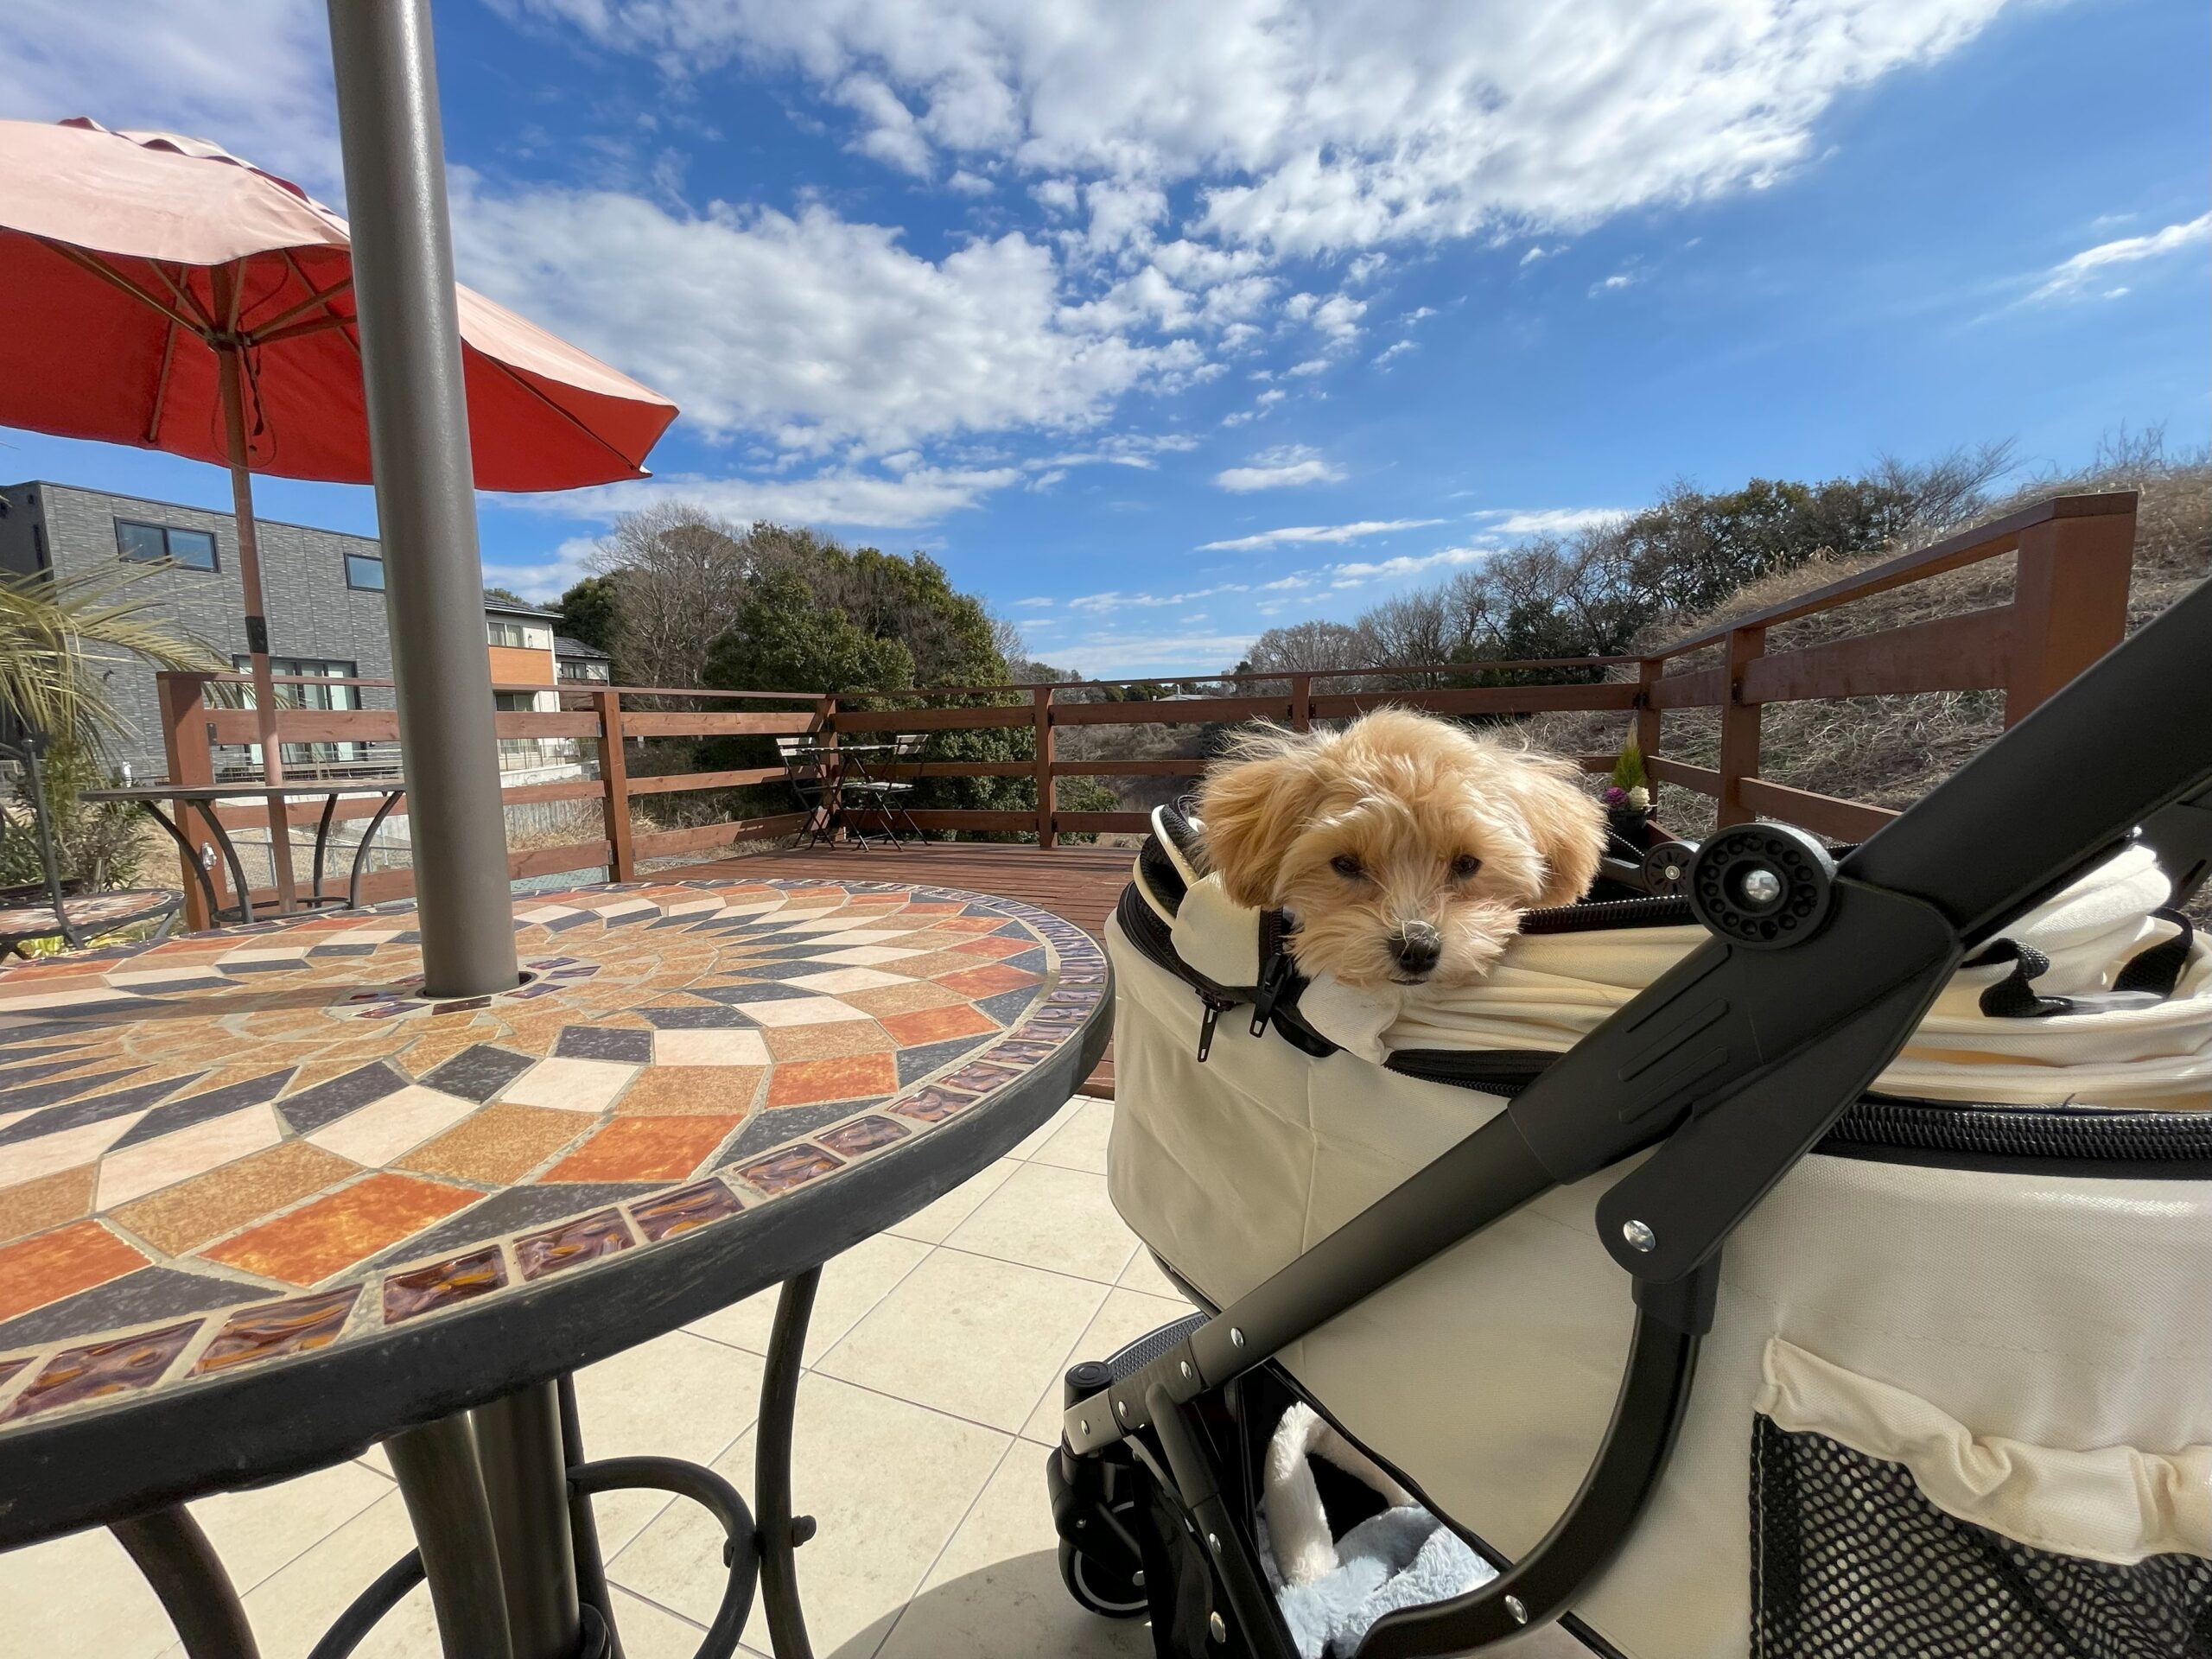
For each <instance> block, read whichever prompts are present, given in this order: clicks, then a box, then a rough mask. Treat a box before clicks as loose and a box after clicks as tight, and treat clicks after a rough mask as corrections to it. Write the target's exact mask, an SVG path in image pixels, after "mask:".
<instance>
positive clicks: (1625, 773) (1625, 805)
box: [1601, 733, 1651, 847]
mask: <svg viewBox="0 0 2212 1659" xmlns="http://www.w3.org/2000/svg"><path fill="white" fill-rule="evenodd" d="M1601 799H1603V800H1604V802H1605V817H1606V818H1607V820H1608V821H1609V822H1610V823H1611V825H1612V829H1613V833H1614V834H1615V835H1617V836H1620V837H1621V839H1622V840H1624V841H1625V842H1628V843H1629V844H1630V846H1631V847H1641V846H1643V842H1644V833H1643V831H1644V826H1645V825H1646V824H1648V823H1650V821H1651V785H1650V783H1649V780H1648V779H1646V778H1645V776H1644V772H1643V753H1641V752H1640V751H1639V750H1638V749H1637V747H1636V737H1635V734H1633V733H1631V734H1630V736H1629V740H1628V741H1627V742H1625V743H1624V744H1622V745H1621V752H1620V756H1619V758H1618V760H1615V761H1614V762H1613V775H1612V777H1611V779H1610V780H1609V781H1608V782H1607V784H1606V785H1605V794H1604V795H1603V796H1602V797H1601Z"/></svg>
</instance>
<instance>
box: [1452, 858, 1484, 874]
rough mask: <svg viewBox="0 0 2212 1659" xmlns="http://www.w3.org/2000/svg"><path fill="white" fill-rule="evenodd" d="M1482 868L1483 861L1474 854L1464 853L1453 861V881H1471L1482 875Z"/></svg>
mask: <svg viewBox="0 0 2212 1659" xmlns="http://www.w3.org/2000/svg"><path fill="white" fill-rule="evenodd" d="M1482 868H1483V861H1482V860H1480V859H1479V858H1477V857H1476V856H1475V855H1473V854H1472V853H1462V854H1460V855H1459V857H1457V858H1455V859H1453V860H1452V880H1454V881H1471V880H1474V879H1475V877H1476V876H1477V875H1478V874H1480V873H1481V871H1482Z"/></svg>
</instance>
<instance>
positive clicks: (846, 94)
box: [832, 75, 931, 179]
mask: <svg viewBox="0 0 2212 1659" xmlns="http://www.w3.org/2000/svg"><path fill="white" fill-rule="evenodd" d="M832 96H834V97H835V98H836V100H837V101H838V102H839V103H840V104H842V105H845V106H846V107H847V108H849V109H850V110H852V111H855V113H857V114H858V115H859V116H860V118H861V119H862V120H863V121H865V122H867V123H868V129H867V130H866V131H864V132H862V133H861V135H860V136H859V137H856V138H855V139H854V141H853V143H852V144H851V146H850V148H852V149H855V150H856V151H857V152H859V153H860V154H861V155H863V156H873V157H874V158H875V159H876V160H877V161H879V162H883V163H884V164H885V165H886V166H887V167H895V168H898V169H899V171H900V172H902V173H912V174H913V175H915V176H916V177H917V178H924V179H926V178H927V177H929V176H930V173H931V151H930V143H929V140H928V139H926V138H925V137H922V133H921V129H920V128H919V127H918V126H917V125H916V124H915V122H914V112H913V111H912V110H910V109H908V108H907V107H906V105H905V103H904V102H902V101H901V100H900V99H899V94H898V93H896V92H893V91H892V90H891V88H890V87H888V86H885V85H884V84H883V83H882V82H881V81H880V80H879V79H876V78H875V77H874V75H852V76H849V77H848V78H847V79H845V80H844V81H843V82H842V83H841V84H840V85H839V86H837V87H836V90H835V92H833V94H832Z"/></svg>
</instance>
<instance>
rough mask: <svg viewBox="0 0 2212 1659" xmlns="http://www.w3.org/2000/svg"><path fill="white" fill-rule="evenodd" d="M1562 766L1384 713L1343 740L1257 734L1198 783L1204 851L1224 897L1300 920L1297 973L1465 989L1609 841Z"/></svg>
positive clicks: (1577, 881) (1591, 872)
mask: <svg viewBox="0 0 2212 1659" xmlns="http://www.w3.org/2000/svg"><path fill="white" fill-rule="evenodd" d="M1574 776H1575V773H1574V768H1573V766H1572V765H1571V764H1569V763H1568V762H1567V761H1564V760H1555V759H1553V758H1551V757H1549V756H1546V755H1536V754H1528V753H1518V752H1516V751H1515V750H1512V749H1509V748H1507V747H1503V745H1501V744H1500V743H1498V742H1497V741H1495V740H1493V739H1491V738H1486V737H1476V736H1472V735H1471V734H1468V733H1467V732H1465V730H1463V729H1461V728H1459V727H1457V726H1454V725H1452V724H1450V723H1449V722H1448V721H1441V720H1436V719H1433V718H1431V717H1429V716H1428V715H1418V714H1414V713H1412V712H1410V711H1408V710H1406V709H1379V710H1377V711H1376V713H1374V714H1371V715H1364V716H1363V717H1362V718H1360V719H1358V720H1356V721H1353V722H1352V723H1351V725H1349V726H1347V727H1345V728H1344V729H1343V730H1342V731H1340V732H1326V733H1314V734H1300V733H1294V732H1287V731H1284V730H1282V729H1281V728H1277V727H1272V726H1268V727H1262V728H1260V729H1259V730H1257V731H1256V732H1254V733H1252V734H1249V736H1246V737H1244V738H1243V739H1241V740H1240V741H1239V742H1238V744H1237V746H1236V748H1235V750H1234V751H1232V753H1230V755H1229V756H1228V757H1227V758H1225V759H1224V760H1222V761H1220V762H1218V763H1217V765H1216V766H1214V768H1213V769H1212V770H1211V772H1208V774H1207V776H1206V779H1205V783H1204V785H1202V786H1201V788H1200V791H1199V795H1198V811H1199V815H1200V817H1201V819H1202V820H1203V822H1204V825H1205V849H1206V853H1207V856H1208V858H1209V859H1210V860H1211V863H1212V866H1213V868H1214V869H1215V870H1216V871H1217V872H1218V873H1219V874H1220V876H1221V878H1222V884H1223V886H1224V887H1225V888H1226V889H1227V890H1228V893H1229V896H1230V898H1232V899H1235V900H1236V902H1237V903H1239V904H1242V905H1248V906H1253V907H1255V908H1265V907H1268V906H1280V907H1281V908H1282V909H1283V910H1285V911H1286V912H1288V913H1289V915H1290V916H1291V918H1292V919H1293V920H1294V923H1295V924H1296V927H1295V931H1294V932H1293V933H1292V935H1291V936H1290V938H1289V940H1288V948H1289V950H1290V954H1291V957H1292V958H1293V960H1294V961H1295V962H1296V963H1297V964H1298V967H1299V969H1300V972H1301V973H1303V974H1305V975H1306V976H1307V977H1308V978H1318V977H1319V976H1321V975H1323V974H1329V975H1333V976H1335V977H1336V978H1337V979H1338V980H1339V981H1341V982H1344V984H1346V985H1351V986H1360V987H1367V986H1379V985H1383V984H1393V985H1400V986H1413V985H1433V986H1440V987H1441V986H1451V985H1459V984H1465V982H1468V981H1470V980H1473V979H1478V978H1480V977H1481V976H1483V975H1484V973H1486V972H1488V971H1489V969H1490V966H1491V963H1494V962H1496V961H1497V957H1498V954H1499V952H1501V951H1502V950H1504V949H1505V946H1506V944H1507V943H1508V942H1509V941H1510V939H1511V938H1513V936H1514V934H1515V933H1516V931H1518V930H1519V927H1520V921H1521V914H1522V912H1523V911H1527V910H1533V909H1537V908H1541V907H1542V906H1550V905H1565V904H1571V903H1573V901H1574V900H1575V899H1579V898H1580V897H1581V896H1582V894H1583V893H1585V892H1586V891H1587V890H1588V888H1589V887H1590V884H1591V882H1592V880H1594V879H1595V878H1596V876H1597V874H1598V864H1599V856H1600V855H1601V854H1602V853H1603V852H1604V849H1605V817H1604V814H1603V812H1602V810H1600V808H1599V805H1598V803H1597V802H1596V801H1594V800H1593V799H1592V798H1590V797H1589V796H1588V795H1587V794H1586V793H1584V792H1583V791H1582V790H1580V788H1578V787H1577V786H1576V785H1575V782H1574Z"/></svg>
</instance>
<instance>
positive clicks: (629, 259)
mask: <svg viewBox="0 0 2212 1659" xmlns="http://www.w3.org/2000/svg"><path fill="white" fill-rule="evenodd" d="M454 197H455V204H456V211H455V214H454V231H455V237H456V240H457V244H458V254H459V258H460V263H461V270H462V271H463V274H464V275H465V276H466V277H467V278H468V280H469V281H471V282H472V283H475V284H476V285H477V286H479V287H480V288H482V289H485V290H486V292H487V293H489V294H491V295H493V296H494V297H496V298H498V299H500V300H502V301H504V302H507V303H509V304H511V305H512V306H514V307H515V308H517V309H518V310H520V311H521V312H523V313H524V315H527V316H529V317H531V318H532V319H533V320H535V321H539V322H542V323H543V324H544V325H545V326H546V327H550V328H551V329H553V330H554V331H555V332H556V333H557V334H563V335H564V336H565V337H567V338H569V339H570V340H575V341H576V342H577V343H578V344H579V345H581V346H584V347H585V348H586V349H587V350H589V351H592V352H594V353H597V354H598V355H600V356H601V357H604V358H606V359H607V360H608V361H610V362H613V363H616V364H619V365H621V366H622V367H623V368H624V369H625V370H626V371H628V372H631V373H632V374H635V375H636V376H638V378H640V379H642V380H644V381H645V383H646V384H647V385H651V386H653V387H655V388H657V389H658V390H659V391H664V392H666V393H667V394H668V395H669V396H671V397H674V398H675V399H676V401H677V404H680V405H681V406H682V407H683V412H684V415H685V416H686V417H687V418H688V419H689V420H690V422H692V423H695V424H696V426H698V427H700V428H702V429H704V430H705V431H706V432H708V433H709V434H713V435H734V434H739V433H749V434H754V435H759V436H760V437H763V438H765V439H766V440H767V441H768V442H771V443H772V444H773V445H775V446H776V447H778V448H783V449H786V450H791V451H799V452H813V453H819V452H823V451H825V450H828V449H830V448H835V447H836V446H838V445H841V444H844V443H850V442H857V443H859V444H861V445H862V446H863V447H865V448H868V449H873V450H882V449H889V448H899V447H901V446H904V445H908V444H912V443H915V442H922V441H925V440H928V439H931V438H938V437H944V436H947V435H955V434H959V433H976V432H993V431H1003V430H1007V429H1018V428H1019V429H1032V428H1045V429H1054V428H1058V429H1077V428H1083V427H1087V426H1090V425H1093V424H1095V423H1097V422H1099V421H1100V420H1102V419H1103V417H1104V416H1106V414H1107V413H1108V412H1109V410H1110V409H1111V407H1112V406H1113V404H1114V403H1115V401H1116V399H1117V398H1118V397H1120V396H1121V395H1122V393H1124V392H1126V391H1129V390H1130V389H1131V388H1133V387H1135V386H1138V385H1145V384H1156V385H1176V384H1179V383H1180V380H1181V378H1183V377H1186V376H1188V375H1189V374H1190V373H1191V372H1192V371H1194V370H1196V369H1198V367H1199V366H1200V365H1201V363H1202V360H1203V354H1202V353H1201V352H1200V351H1199V349H1198V346H1196V345H1194V344H1193V343H1192V342H1191V341H1189V340H1169V341H1157V342H1146V341H1143V340H1139V339H1137V338H1135V337H1134V334H1133V333H1132V332H1128V331H1127V326H1126V324H1117V323H1116V321H1115V320H1109V319H1104V318H1101V317H1098V316H1095V315H1087V314H1086V313H1085V312H1084V310H1083V309H1082V308H1076V307H1069V306H1066V305H1065V304H1064V303H1063V302H1062V297H1061V293H1060V272H1059V270H1058V266H1057V264H1055V262H1054V259H1053V257H1052V251H1051V250H1050V249H1049V248H1047V247H1046V246H1044V245H1041V244H1039V243H1036V242H1033V241H1031V240H1029V239H1028V238H1026V237H1024V236H1022V235H1020V234H1019V233H1011V234H1008V235H1005V236H1001V237H999V238H996V239H995V240H979V241H976V242H971V243H969V244H968V245H966V246H965V247H962V248H959V249H957V250H956V251H953V252H951V253H950V254H947V255H946V256H945V257H944V258H943V259H942V260H939V261H936V262H931V261H930V260H927V259H923V258H920V257H917V256H915V255H914V254H912V253H910V252H908V251H906V249H905V248H904V247H902V246H901V245H899V232H898V231H897V230H896V229H893V228H890V227H887V226H880V225H864V224H857V223H855V222H853V221H851V220H849V219H842V218H840V217H838V216H837V215H836V213H833V212H831V211H830V210H829V208H827V207H822V206H819V205H814V206H809V207H804V208H802V209H801V210H800V211H799V213H798V214H797V215H796V216H792V215H789V214H785V213H776V212H773V211H770V210H767V209H752V210H746V209H741V208H736V207H729V206H727V205H724V204H721V203H716V204H714V205H712V206H710V207H708V208H707V209H706V210H705V211H704V212H702V213H684V212H671V211H670V210H669V209H666V208H664V207H660V206H658V205H657V204H655V203H652V202H649V201H645V200H642V199H640V198H639V197H636V196H630V195H624V194H618V193H615V192H612V191H582V190H556V189H540V190H537V191H533V192H530V193H527V194H521V195H516V196H511V197H501V196H497V195H494V194H490V193H489V192H488V191H486V190H485V189H484V188H481V186H480V182H479V181H476V180H475V179H474V178H473V177H472V176H471V175H468V174H467V173H466V172H463V171H456V173H455V174H454Z"/></svg>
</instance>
